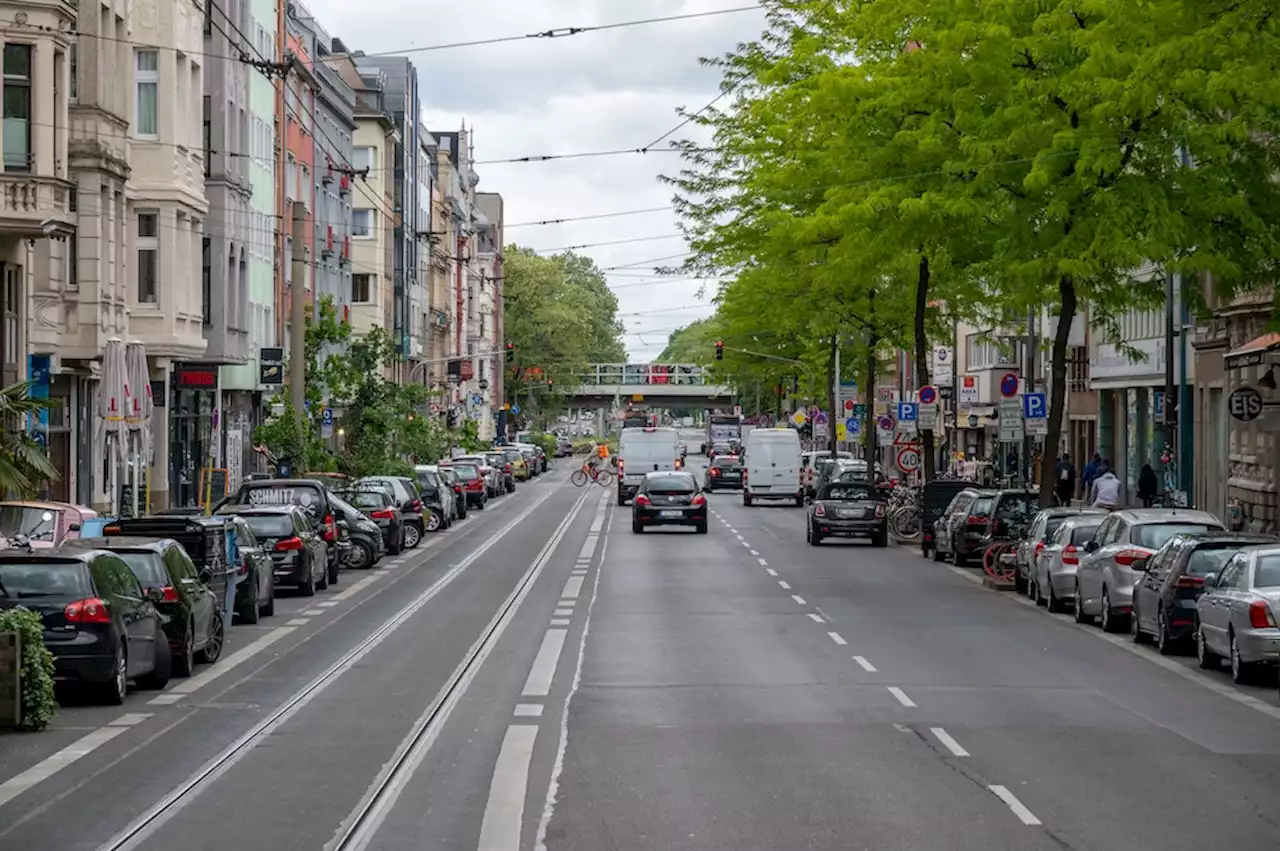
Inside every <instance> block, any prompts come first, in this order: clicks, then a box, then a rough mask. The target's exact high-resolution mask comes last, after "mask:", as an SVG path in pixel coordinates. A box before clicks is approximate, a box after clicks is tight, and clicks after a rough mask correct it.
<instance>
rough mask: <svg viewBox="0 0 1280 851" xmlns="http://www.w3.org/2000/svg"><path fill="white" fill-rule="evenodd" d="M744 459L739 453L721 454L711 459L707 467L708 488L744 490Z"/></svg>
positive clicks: (711, 490)
mask: <svg viewBox="0 0 1280 851" xmlns="http://www.w3.org/2000/svg"><path fill="white" fill-rule="evenodd" d="M743 472H744V471H743V466H742V459H741V458H739V457H738V456H737V455H720V456H717V457H715V458H713V459H711V462H710V465H709V466H708V467H707V481H706V489H707V490H708V491H709V492H715V491H717V490H726V489H727V490H739V491H740V490H742V474H743Z"/></svg>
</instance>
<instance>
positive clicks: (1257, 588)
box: [1196, 544, 1280, 685]
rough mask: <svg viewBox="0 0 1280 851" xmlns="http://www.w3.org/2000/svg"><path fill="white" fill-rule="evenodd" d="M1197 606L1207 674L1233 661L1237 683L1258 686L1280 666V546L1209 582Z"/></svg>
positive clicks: (1257, 552) (1200, 653)
mask: <svg viewBox="0 0 1280 851" xmlns="http://www.w3.org/2000/svg"><path fill="white" fill-rule="evenodd" d="M1204 587H1205V591H1204V594H1202V595H1201V596H1200V599H1199V600H1197V601H1196V615H1197V616H1198V619H1199V621H1200V625H1199V627H1198V628H1197V629H1196V656H1197V657H1199V659H1200V667H1201V668H1216V667H1218V660H1219V659H1221V658H1224V657H1225V658H1227V659H1229V660H1231V679H1233V680H1235V681H1236V682H1237V683H1239V684H1242V685H1243V684H1246V683H1250V682H1254V681H1255V680H1256V679H1257V678H1258V673H1259V669H1262V668H1265V667H1274V666H1275V665H1276V663H1277V662H1280V628H1278V627H1277V622H1276V613H1277V612H1280V546H1277V545H1275V544H1264V545H1262V546H1258V547H1249V548H1248V549H1245V550H1241V551H1240V552H1238V553H1236V554H1235V555H1234V556H1232V557H1231V560H1230V561H1228V562H1227V563H1226V564H1225V565H1223V567H1222V572H1221V573H1218V574H1213V573H1210V574H1209V575H1208V576H1206V577H1205V579H1204Z"/></svg>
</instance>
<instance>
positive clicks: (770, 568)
mask: <svg viewBox="0 0 1280 851" xmlns="http://www.w3.org/2000/svg"><path fill="white" fill-rule="evenodd" d="M764 572H765V573H767V574H769V575H770V576H777V575H778V571H776V570H774V569H773V568H772V567H766V568H765V569H764Z"/></svg>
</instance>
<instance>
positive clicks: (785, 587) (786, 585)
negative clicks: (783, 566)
mask: <svg viewBox="0 0 1280 851" xmlns="http://www.w3.org/2000/svg"><path fill="white" fill-rule="evenodd" d="M778 586H779V587H780V588H782V590H783V591H790V590H791V583H790V582H787V581H786V580H785V579H779V580H778Z"/></svg>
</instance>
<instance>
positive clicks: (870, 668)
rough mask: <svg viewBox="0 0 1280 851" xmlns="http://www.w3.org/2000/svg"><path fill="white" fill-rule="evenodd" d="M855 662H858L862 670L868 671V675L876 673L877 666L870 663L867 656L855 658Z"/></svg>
mask: <svg viewBox="0 0 1280 851" xmlns="http://www.w3.org/2000/svg"><path fill="white" fill-rule="evenodd" d="M853 661H855V662H857V663H858V665H859V666H860V667H861V668H862V670H864V671H866V672H867V673H868V674H874V673H876V666H875V665H872V664H871V663H870V662H868V661H867V659H866V657H865V656H854V657H853Z"/></svg>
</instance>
